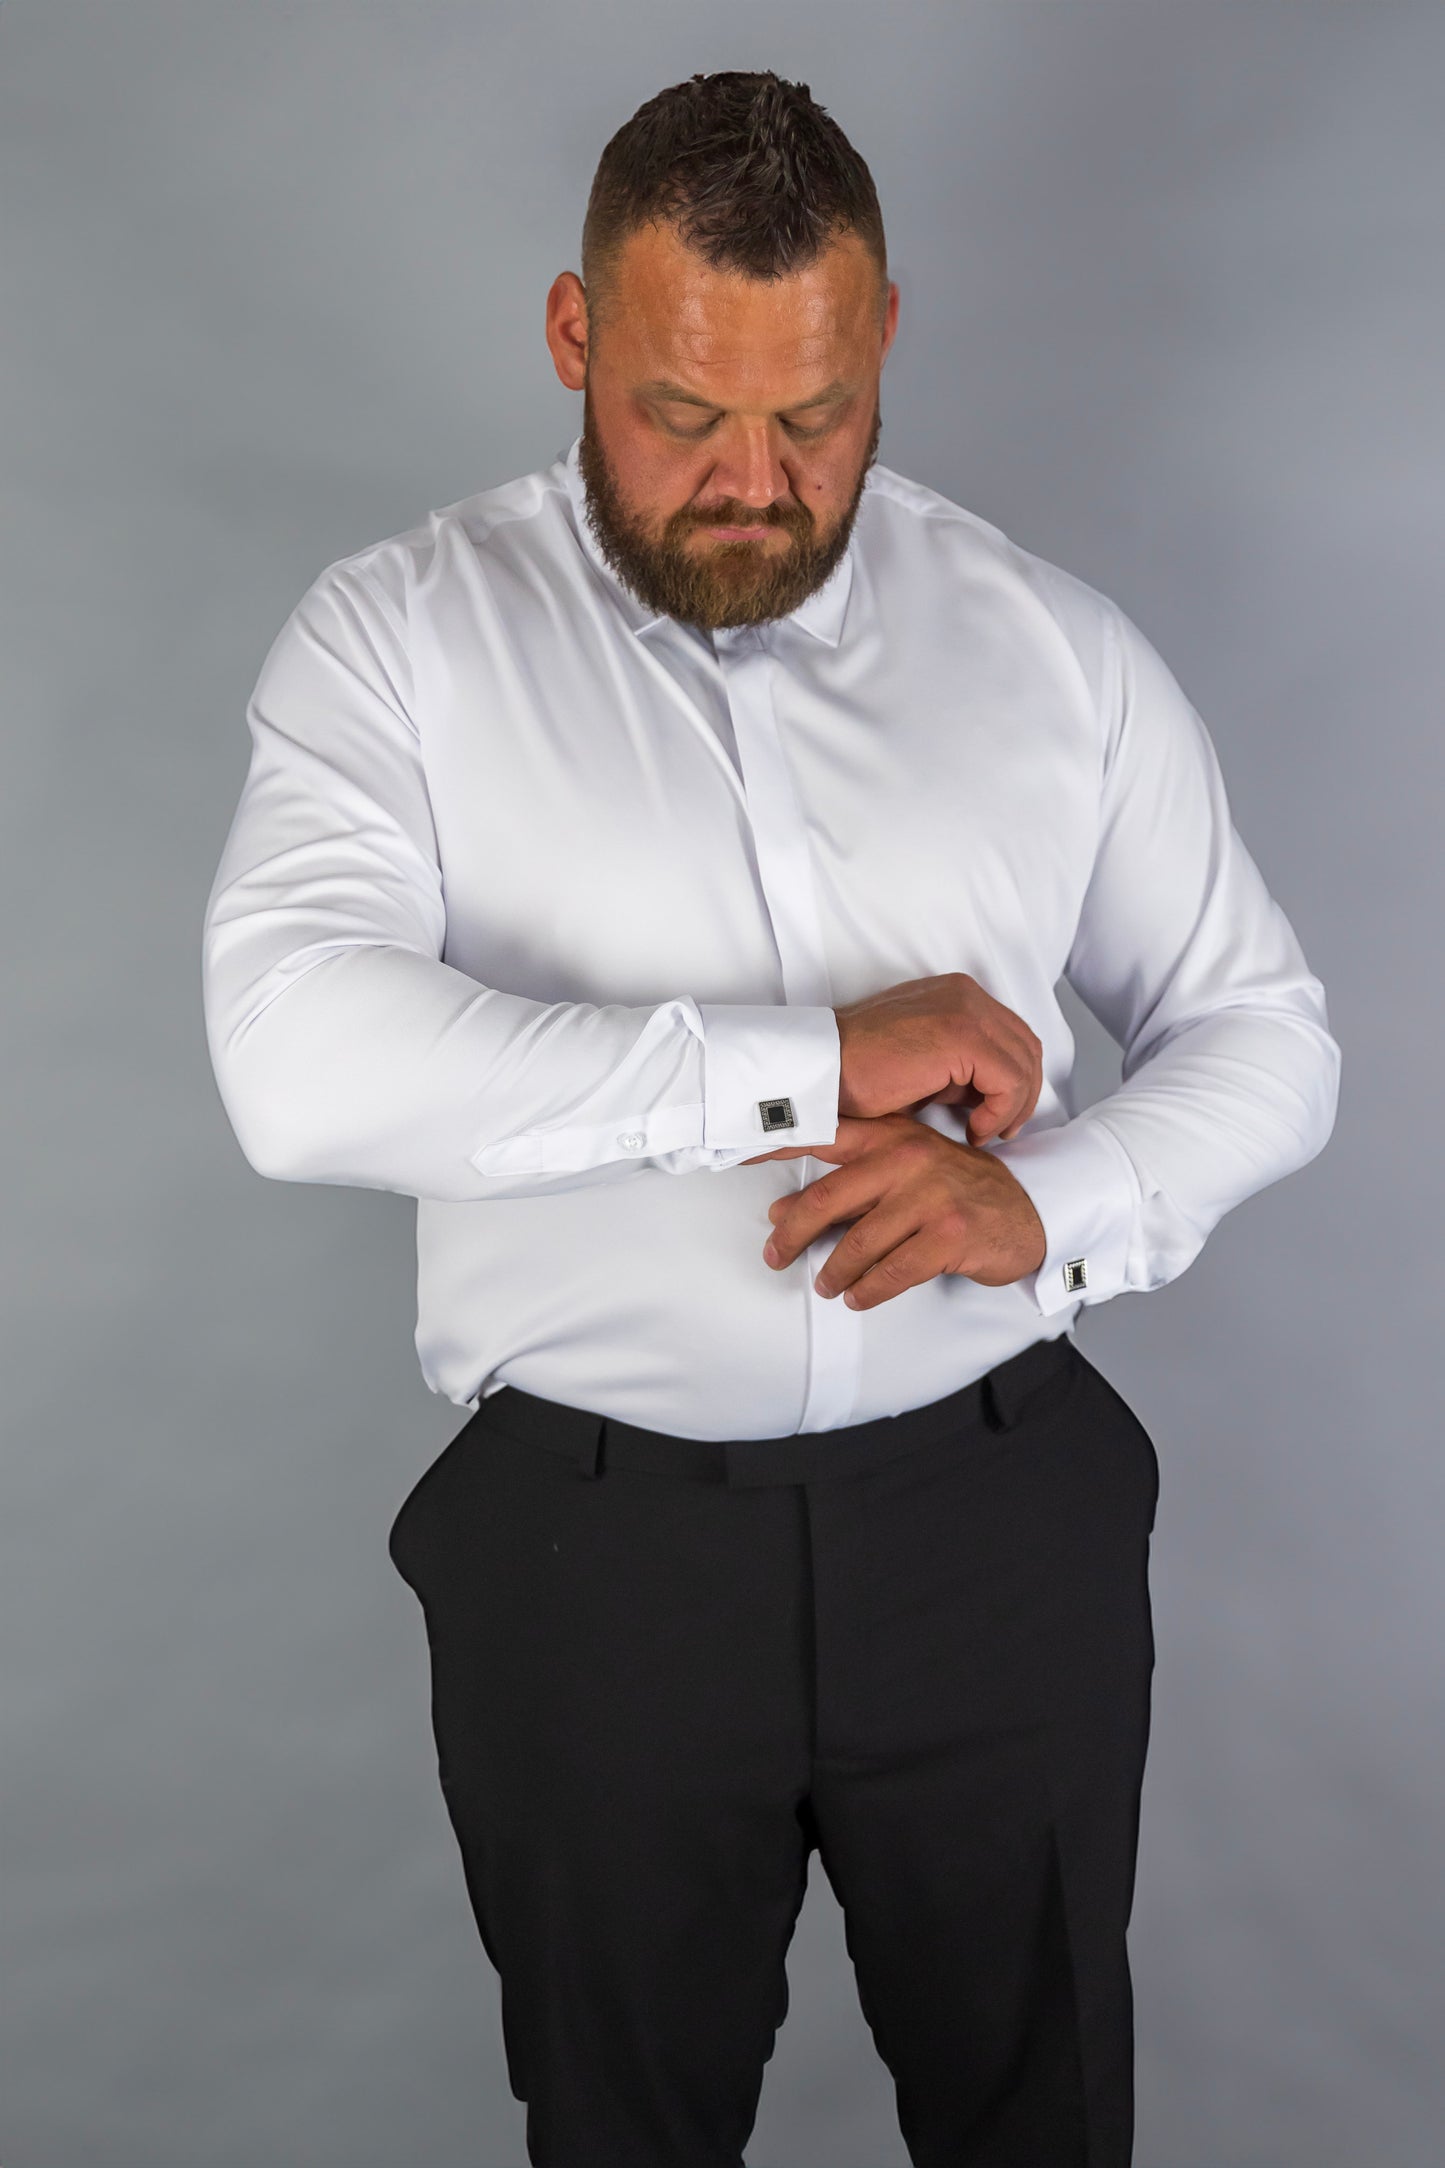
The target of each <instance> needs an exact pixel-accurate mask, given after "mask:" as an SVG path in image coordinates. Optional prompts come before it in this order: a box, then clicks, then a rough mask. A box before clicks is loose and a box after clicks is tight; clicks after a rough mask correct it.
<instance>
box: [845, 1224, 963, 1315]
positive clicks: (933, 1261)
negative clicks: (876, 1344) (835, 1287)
mask: <svg viewBox="0 0 1445 2168" xmlns="http://www.w3.org/2000/svg"><path fill="white" fill-rule="evenodd" d="M947 1269H948V1268H947V1266H946V1265H945V1263H944V1262H943V1258H942V1255H941V1252H940V1248H939V1242H938V1237H937V1235H936V1234H935V1233H931V1232H930V1231H929V1229H927V1228H926V1227H924V1228H920V1229H919V1230H918V1232H917V1233H916V1234H914V1235H911V1236H910V1237H909V1238H908V1240H907V1241H905V1242H900V1243H899V1244H898V1246H897V1247H896V1248H895V1249H891V1250H890V1251H889V1252H888V1254H887V1256H886V1257H881V1258H880V1259H879V1260H878V1262H877V1264H876V1265H874V1266H872V1267H871V1269H870V1270H869V1271H867V1272H865V1273H863V1274H862V1276H861V1277H860V1278H859V1279H857V1280H855V1281H854V1282H853V1284H852V1286H851V1287H850V1288H849V1289H848V1291H847V1293H846V1294H845V1295H844V1297H843V1300H844V1302H845V1303H846V1304H847V1305H848V1308H849V1309H850V1310H876V1309H877V1307H878V1305H879V1303H880V1302H891V1301H892V1300H893V1297H894V1296H895V1295H901V1294H903V1293H904V1291H905V1290H906V1289H907V1288H910V1287H922V1286H923V1284H924V1282H925V1281H927V1280H936V1279H937V1278H938V1276H939V1274H940V1273H941V1272H944V1271H946V1270H947Z"/></svg>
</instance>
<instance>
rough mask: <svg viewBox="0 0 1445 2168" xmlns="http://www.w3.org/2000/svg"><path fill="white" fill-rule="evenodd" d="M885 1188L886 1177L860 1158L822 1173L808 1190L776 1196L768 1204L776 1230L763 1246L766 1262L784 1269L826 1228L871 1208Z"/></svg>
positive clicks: (778, 1268) (778, 1269)
mask: <svg viewBox="0 0 1445 2168" xmlns="http://www.w3.org/2000/svg"><path fill="white" fill-rule="evenodd" d="M886 1187H887V1183H886V1180H884V1179H880V1177H879V1174H878V1172H877V1170H876V1168H874V1167H869V1166H866V1165H865V1164H864V1163H863V1162H861V1161H860V1162H859V1163H858V1164H856V1165H854V1166H848V1167H839V1168H838V1169H836V1171H835V1172H834V1173H832V1174H824V1175H820V1176H819V1178H818V1180H817V1181H816V1182H810V1183H809V1184H808V1186H807V1188H806V1189H800V1190H798V1191H796V1192H794V1193H792V1194H790V1195H788V1196H786V1197H775V1198H774V1199H773V1202H772V1203H771V1204H770V1205H769V1206H768V1218H769V1219H770V1220H771V1221H772V1223H773V1231H772V1233H771V1234H770V1235H769V1237H768V1239H767V1242H766V1243H765V1245H764V1248H763V1261H764V1263H765V1264H768V1265H771V1266H772V1268H773V1270H774V1271H775V1272H782V1271H783V1270H784V1269H785V1268H786V1267H787V1266H789V1265H791V1264H792V1263H793V1261H794V1259H795V1258H797V1257H800V1256H801V1255H802V1253H803V1251H804V1250H806V1249H807V1247H808V1245H809V1244H810V1243H812V1242H816V1241H817V1239H818V1237H819V1235H820V1234H822V1233H823V1231H824V1229H825V1228H828V1227H832V1226H834V1225H836V1223H837V1222H838V1221H839V1220H849V1219H856V1218H857V1216H858V1214H859V1213H860V1212H867V1211H869V1210H870V1209H871V1208H872V1206H874V1205H875V1204H876V1203H877V1202H878V1199H879V1197H880V1196H881V1195H882V1194H883V1191H884V1189H885V1188H886Z"/></svg>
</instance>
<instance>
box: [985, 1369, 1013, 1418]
mask: <svg viewBox="0 0 1445 2168" xmlns="http://www.w3.org/2000/svg"><path fill="white" fill-rule="evenodd" d="M1001 1367H1002V1366H1001V1365H999V1366H996V1367H995V1368H994V1369H992V1370H988V1371H985V1373H984V1378H983V1390H982V1394H981V1396H980V1397H981V1400H982V1404H983V1419H984V1421H985V1423H987V1425H988V1427H989V1429H990V1430H1012V1428H1013V1425H1014V1418H1015V1416H1016V1415H1017V1413H1018V1410H1017V1408H1016V1407H1015V1405H1014V1400H1013V1395H1012V1394H1011V1393H1010V1391H1009V1390H1008V1384H1007V1381H1006V1380H1004V1379H1001V1378H1000V1377H999V1374H998V1370H999V1368H1001Z"/></svg>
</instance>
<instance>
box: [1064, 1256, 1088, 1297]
mask: <svg viewBox="0 0 1445 2168" xmlns="http://www.w3.org/2000/svg"><path fill="white" fill-rule="evenodd" d="M1086 1281H1087V1268H1086V1266H1085V1264H1084V1260H1083V1258H1082V1257H1071V1258H1070V1259H1069V1261H1068V1263H1067V1264H1066V1265H1065V1267H1064V1285H1065V1287H1066V1288H1067V1289H1068V1290H1069V1293H1070V1294H1071V1295H1073V1294H1077V1293H1078V1290H1079V1289H1080V1288H1081V1287H1083V1286H1084V1285H1085V1284H1086Z"/></svg>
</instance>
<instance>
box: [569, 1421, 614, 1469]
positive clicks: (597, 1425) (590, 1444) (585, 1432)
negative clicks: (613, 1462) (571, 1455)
mask: <svg viewBox="0 0 1445 2168" xmlns="http://www.w3.org/2000/svg"><path fill="white" fill-rule="evenodd" d="M606 1428H607V1419H606V1417H605V1416H601V1415H599V1416H594V1417H593V1419H592V1421H591V1422H590V1423H586V1424H584V1425H583V1428H582V1435H581V1437H580V1438H579V1439H578V1441H577V1452H576V1456H575V1458H576V1464H577V1473H578V1474H579V1475H588V1476H595V1475H596V1474H597V1473H598V1470H599V1467H600V1464H601V1454H602V1433H603V1431H604V1430H605V1429H606Z"/></svg>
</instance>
